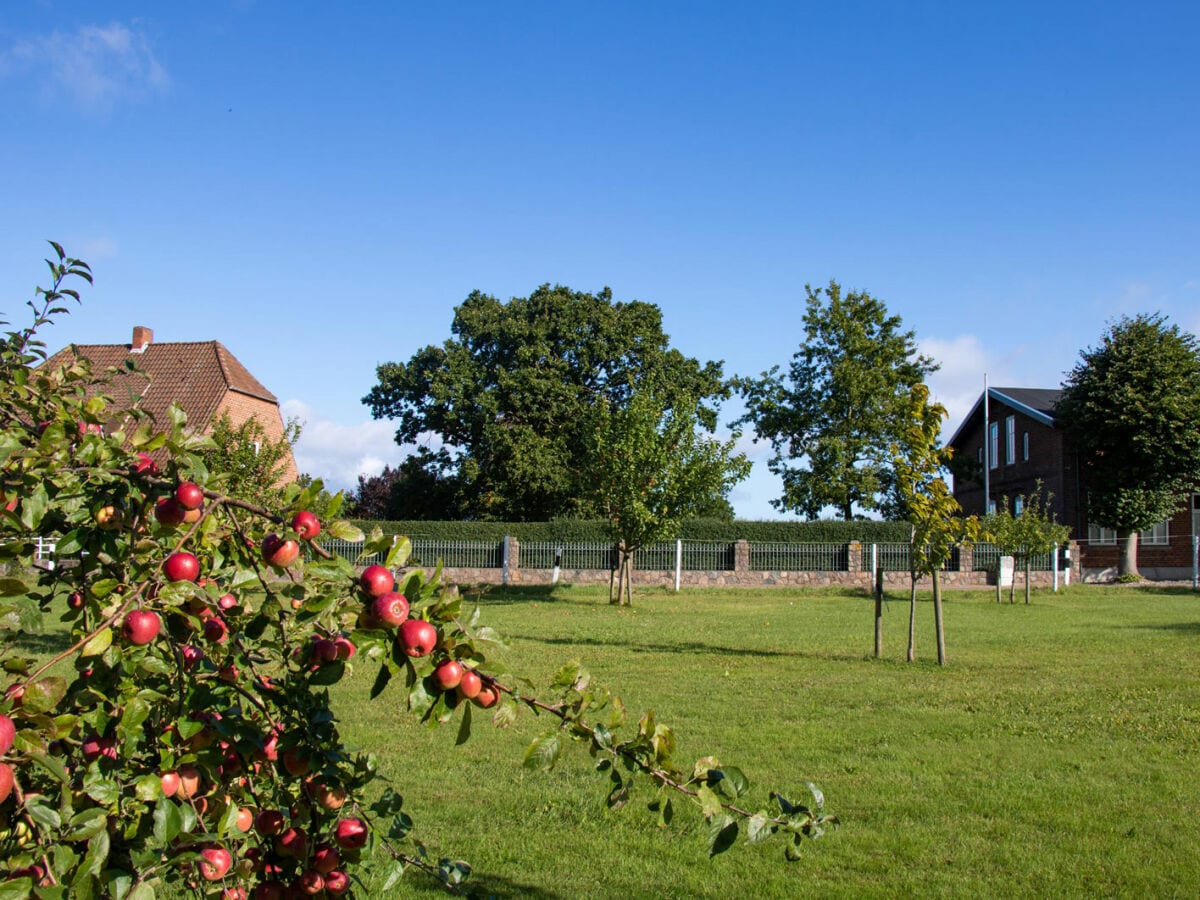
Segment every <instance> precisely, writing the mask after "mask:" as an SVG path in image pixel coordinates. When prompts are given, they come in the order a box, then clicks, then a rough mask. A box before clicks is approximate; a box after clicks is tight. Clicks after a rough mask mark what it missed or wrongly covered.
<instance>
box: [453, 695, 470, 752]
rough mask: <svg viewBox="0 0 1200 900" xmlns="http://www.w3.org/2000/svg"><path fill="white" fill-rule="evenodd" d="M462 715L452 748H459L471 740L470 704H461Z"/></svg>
mask: <svg viewBox="0 0 1200 900" xmlns="http://www.w3.org/2000/svg"><path fill="white" fill-rule="evenodd" d="M462 708H463V714H462V722H461V723H460V724H459V726H458V737H456V738H455V739H454V746H456V747H461V746H462V745H463V744H465V743H466V742H467V741H469V740H470V739H471V704H470V703H464V704H462Z"/></svg>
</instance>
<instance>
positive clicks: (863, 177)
mask: <svg viewBox="0 0 1200 900" xmlns="http://www.w3.org/2000/svg"><path fill="white" fill-rule="evenodd" d="M1198 33H1200V6H1197V5H1196V4H1194V3H1154V2H1144V3H1140V4H1136V5H1135V4H1121V5H1118V4H1094V3H1091V4H1072V3H1054V4H1044V3H1036V4H1035V3H1005V4H982V3H969V4H963V3H952V2H945V3H904V4H897V3H882V2H881V3H838V4H830V3H819V4H818V3H801V2H792V3H754V4H731V3H697V2H689V3H682V2H680V3H616V2H614V3H605V4H586V5H585V4H572V3H533V2H531V3H519V4H497V3H482V2H481V3H469V2H468V3H456V4H429V3H423V4H415V3H376V4H372V3H348V4H336V5H335V4H323V3H267V2H253V0H239V2H234V0H212V2H209V3H205V4H149V3H120V2H109V3H105V4H102V5H97V4H94V3H84V2H74V3H69V2H54V0H43V2H30V3H22V4H17V3H10V4H5V6H4V8H3V9H2V10H0V123H2V126H3V134H4V135H5V138H4V140H3V141H0V187H2V189H0V198H2V199H0V209H3V214H2V215H0V291H2V296H3V298H4V302H3V305H2V306H0V309H2V310H4V312H5V313H7V318H9V319H10V320H12V321H19V317H20V315H21V313H22V310H23V306H22V305H23V303H24V301H25V300H26V299H27V298H29V297H30V296H31V294H32V288H33V286H34V285H35V284H37V283H40V282H41V281H44V278H43V273H44V268H43V267H42V264H41V263H40V259H41V258H42V256H43V255H44V249H45V244H44V243H43V242H44V240H45V239H47V238H52V239H54V240H57V241H60V242H62V243H63V244H65V245H66V247H67V249H68V251H69V252H71V253H73V254H74V255H77V256H82V257H84V258H85V259H87V260H88V261H89V262H90V263H91V264H92V266H93V269H94V271H95V274H96V286H95V288H94V289H92V290H90V291H88V292H87V294H86V297H85V302H84V304H83V306H82V307H81V308H80V309H79V310H78V311H77V312H76V313H74V314H73V315H72V316H70V317H69V319H68V320H66V321H64V322H62V323H60V324H59V325H57V326H55V328H54V330H53V331H52V332H51V333H49V334H47V341H48V343H49V344H50V345H51V348H52V349H55V348H57V347H58V346H60V345H63V344H66V343H69V342H72V341H74V342H81V343H116V342H125V341H128V340H129V335H130V331H131V329H132V326H133V325H135V324H144V325H148V326H150V327H152V328H153V329H154V331H155V336H156V339H157V340H208V339H212V338H216V339H219V340H221V341H222V342H223V343H225V344H226V345H227V346H228V347H229V348H230V349H231V350H232V351H233V352H234V353H235V354H236V355H237V356H238V358H239V359H241V360H242V361H243V362H244V363H245V364H246V365H247V366H248V367H249V368H250V370H251V371H253V372H254V373H255V374H256V375H257V376H258V377H259V378H260V379H261V380H262V381H263V382H264V383H265V384H266V385H267V386H268V387H269V388H270V389H271V390H272V391H274V392H275V393H276V394H277V395H278V396H279V397H280V399H281V400H282V401H283V403H284V409H285V412H286V413H289V414H293V415H299V416H300V417H301V418H303V419H304V420H305V421H306V423H307V424H306V429H305V433H304V436H303V437H302V439H301V443H300V446H299V448H298V458H299V463H300V466H301V468H302V469H306V470H308V471H310V472H312V473H313V474H316V475H320V476H322V477H324V478H325V479H326V481H327V482H328V483H330V484H332V485H334V486H341V487H344V486H349V485H351V484H352V483H353V482H354V480H355V476H356V475H357V474H358V473H359V472H363V471H367V472H374V471H378V469H380V468H381V467H382V466H383V464H384V463H385V462H395V461H397V460H398V459H399V458H400V455H401V454H402V453H403V450H402V449H401V448H399V447H397V446H395V445H394V443H393V442H392V440H391V433H392V428H391V426H390V425H388V424H387V423H383V422H372V421H371V420H370V418H369V414H368V413H367V411H366V409H365V407H363V406H362V404H361V402H360V401H361V398H362V396H363V395H364V394H365V393H366V392H367V391H368V390H369V389H370V388H371V386H372V385H373V384H374V383H375V366H376V365H377V364H378V363H380V362H384V361H388V360H401V359H407V358H408V357H409V356H411V355H412V353H413V352H414V351H415V350H416V349H418V348H419V347H421V346H424V345H425V344H427V343H440V342H441V341H442V340H444V339H445V338H447V337H448V336H449V326H450V320H451V316H452V310H453V307H454V306H455V305H456V304H457V303H459V302H461V301H462V300H463V299H464V298H465V297H466V296H467V294H468V293H469V292H470V291H471V290H473V289H476V288H478V289H480V290H483V291H486V292H488V293H491V294H495V295H497V296H499V297H510V296H514V295H522V296H524V295H527V294H528V293H529V292H530V291H531V290H532V289H534V288H535V287H536V286H537V285H539V284H542V283H544V282H552V283H553V282H557V283H562V284H567V285H570V286H571V287H573V288H576V289H580V290H596V289H599V288H600V287H602V286H604V285H609V286H611V287H612V289H613V291H614V293H615V295H616V297H617V298H618V299H640V300H646V301H650V302H653V303H657V304H658V305H659V306H660V307H661V308H662V310H663V314H664V320H665V327H666V330H667V331H668V333H669V334H670V335H671V338H672V341H673V344H674V345H675V346H677V347H678V348H679V349H681V350H682V351H683V352H685V353H687V354H689V355H692V356H696V357H699V358H701V359H722V360H724V361H725V367H726V371H727V372H728V373H738V374H755V373H758V372H760V371H762V370H763V369H765V368H767V367H769V366H771V365H774V364H786V363H787V361H788V360H789V359H790V357H791V355H792V354H793V353H794V352H795V351H796V350H797V348H798V347H799V343H800V339H801V337H802V316H803V311H804V288H803V286H804V284H805V283H806V282H808V283H812V284H815V285H818V284H824V283H826V282H828V280H829V279H830V278H835V279H837V280H838V281H839V282H841V283H842V285H843V286H844V287H847V288H857V289H863V290H867V291H869V292H870V293H871V294H873V295H874V296H876V297H879V298H881V299H882V300H883V301H884V302H885V303H886V304H887V306H888V308H889V310H890V311H891V312H893V313H897V314H899V315H900V316H901V317H902V318H903V321H904V323H905V325H906V326H907V327H910V328H912V329H914V330H915V331H916V334H917V338H918V341H919V342H920V344H921V347H922V349H923V350H924V352H926V353H928V354H930V355H932V356H933V357H935V358H936V359H937V360H939V361H940V362H941V363H942V366H943V368H942V371H941V372H939V373H938V374H937V375H936V376H934V378H933V379H932V380H931V384H932V387H933V389H934V392H935V395H936V396H937V397H938V398H939V399H941V400H942V402H944V403H945V404H946V405H947V407H948V409H949V411H950V418H949V421H948V422H947V428H948V429H949V430H953V428H954V427H956V426H957V424H958V421H959V419H960V418H961V416H962V415H963V414H964V413H965V412H966V410H967V409H968V408H969V406H970V404H971V402H972V401H973V400H974V399H975V397H976V396H977V395H978V393H979V391H980V389H981V387H982V382H983V376H984V373H985V372H987V373H988V375H989V377H990V380H991V383H992V384H994V385H1013V386H1027V387H1039V386H1055V385H1057V384H1058V383H1059V382H1060V381H1061V379H1062V376H1063V374H1064V372H1066V371H1067V370H1069V369H1070V368H1071V367H1072V366H1073V365H1074V363H1075V361H1076V360H1077V358H1078V354H1079V351H1080V349H1081V348H1083V347H1086V346H1089V345H1092V344H1095V343H1096V341H1097V340H1098V338H1099V336H1100V334H1101V333H1102V331H1103V328H1104V325H1105V323H1106V322H1107V321H1109V320H1111V319H1112V318H1114V317H1116V316H1119V315H1121V314H1133V313H1137V312H1153V311H1161V312H1163V313H1165V314H1166V315H1168V316H1169V317H1170V318H1171V319H1172V321H1174V322H1177V323H1178V324H1180V325H1181V326H1182V327H1184V328H1186V329H1187V330H1189V331H1192V332H1193V333H1196V332H1200V256H1198V253H1197V251H1198V250H1200V167H1198V166H1197V160H1200V54H1197V53H1196V47H1195V36H1196V34H1198ZM738 412H739V409H738V407H737V406H736V405H730V406H729V407H727V412H726V415H725V416H724V419H725V420H726V421H728V420H730V419H732V418H734V417H735V416H736V415H737V413H738ZM746 444H747V449H748V450H750V451H751V452H752V454H753V455H754V458H755V459H756V471H755V475H754V476H753V477H752V478H751V479H750V480H749V481H748V482H746V483H744V484H743V485H742V486H740V487H739V488H737V489H736V491H735V493H734V496H733V498H732V499H733V502H734V506H735V508H736V510H737V512H738V514H739V515H741V516H743V517H755V518H759V517H771V516H774V515H775V513H774V511H773V510H772V508H771V507H770V504H769V501H770V499H771V498H772V497H774V496H776V495H777V493H778V490H779V488H778V484H777V482H775V480H774V479H773V478H772V477H771V476H770V475H769V473H767V472H766V467H765V460H766V457H767V448H766V446H765V445H763V444H758V445H752V444H751V443H750V442H749V440H747V441H746Z"/></svg>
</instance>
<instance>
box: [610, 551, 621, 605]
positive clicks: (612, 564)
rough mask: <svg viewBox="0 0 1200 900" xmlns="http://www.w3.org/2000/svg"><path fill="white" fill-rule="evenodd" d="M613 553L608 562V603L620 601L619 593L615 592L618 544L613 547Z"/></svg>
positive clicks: (618, 564) (619, 555) (618, 560)
mask: <svg viewBox="0 0 1200 900" xmlns="http://www.w3.org/2000/svg"><path fill="white" fill-rule="evenodd" d="M613 553H615V554H616V556H615V558H614V561H611V562H609V564H608V602H609V604H610V605H616V604H617V603H620V602H621V595H620V594H618V593H617V588H618V584H617V568H618V567H619V566H620V559H621V551H620V545H617V546H616V547H613Z"/></svg>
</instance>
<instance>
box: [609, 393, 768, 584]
mask: <svg viewBox="0 0 1200 900" xmlns="http://www.w3.org/2000/svg"><path fill="white" fill-rule="evenodd" d="M595 421H596V426H595V431H594V434H593V440H594V443H593V445H592V448H591V452H590V453H589V454H588V458H589V476H590V478H589V480H590V481H591V484H592V487H591V495H592V497H593V499H594V500H595V502H596V504H597V505H598V506H599V508H600V510H601V512H602V514H603V515H604V517H605V519H606V520H607V522H608V529H609V535H610V536H611V538H612V540H613V542H614V543H615V544H616V545H617V548H618V553H619V560H618V572H619V575H618V578H617V583H616V591H615V593H613V594H611V595H610V597H609V600H610V602H618V601H619V600H620V598H621V588H622V587H624V588H625V591H626V593H625V596H626V598H627V599H628V597H629V596H631V594H632V585H631V579H632V564H631V560H632V555H633V553H634V552H635V551H636V550H638V549H640V548H642V547H645V546H647V545H648V544H652V543H654V542H655V541H661V540H665V539H666V538H669V537H674V536H675V535H676V534H677V533H678V531H679V527H680V525H682V523H683V521H684V520H685V519H687V518H689V517H692V516H696V515H698V514H701V513H703V512H705V511H706V510H708V509H710V508H711V507H712V505H713V500H714V498H718V499H723V498H724V497H725V496H726V495H727V494H728V493H729V490H730V488H732V487H733V485H734V484H736V483H737V482H738V481H741V480H742V479H743V478H745V477H746V476H747V475H749V474H750V462H749V460H747V459H746V456H745V454H743V453H735V452H734V447H735V445H736V443H737V435H734V436H733V437H731V438H730V439H729V440H727V441H721V440H719V439H717V438H715V437H711V436H705V435H702V434H700V433H699V432H698V429H697V414H696V409H695V405H694V404H682V403H681V404H679V405H678V406H676V407H675V408H674V409H667V408H666V407H665V405H664V404H663V402H662V401H661V400H660V399H659V398H658V397H657V396H656V394H655V393H654V391H653V389H651V388H647V389H645V390H642V391H639V392H638V393H637V394H635V395H634V396H633V397H632V398H631V400H630V402H629V404H628V405H627V406H625V407H623V408H619V407H618V408H613V407H611V406H610V405H609V404H608V403H602V404H601V405H600V406H599V408H598V409H597V411H596V416H595Z"/></svg>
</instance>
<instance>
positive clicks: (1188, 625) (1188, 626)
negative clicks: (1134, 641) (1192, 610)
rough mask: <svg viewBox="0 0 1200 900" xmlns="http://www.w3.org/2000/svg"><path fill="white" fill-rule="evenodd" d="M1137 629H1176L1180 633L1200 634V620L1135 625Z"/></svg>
mask: <svg viewBox="0 0 1200 900" xmlns="http://www.w3.org/2000/svg"><path fill="white" fill-rule="evenodd" d="M1132 627H1133V628H1136V629H1137V630H1138V631H1146V630H1150V631H1176V632H1179V633H1180V634H1195V635H1200V622H1171V623H1170V624H1167V625H1135V626H1132Z"/></svg>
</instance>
